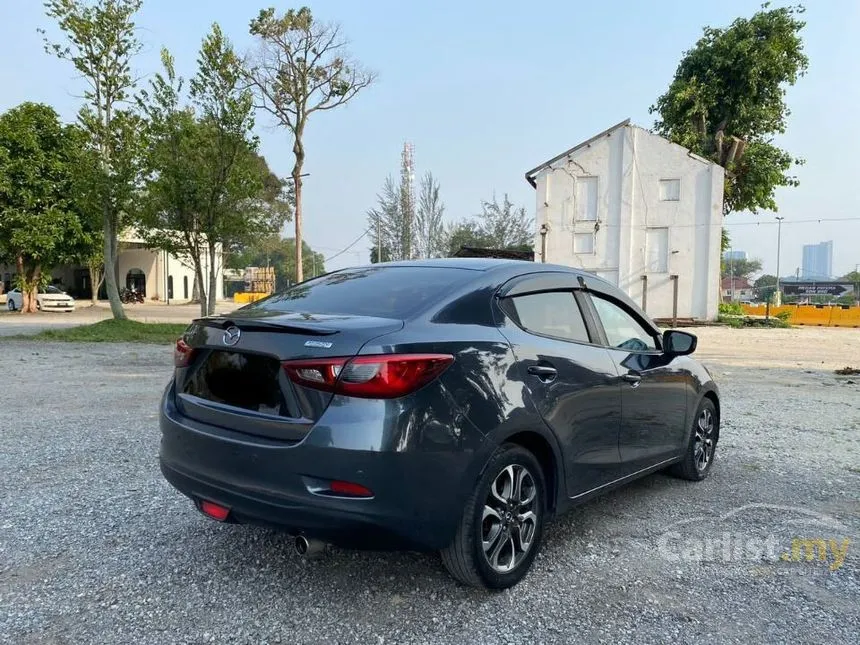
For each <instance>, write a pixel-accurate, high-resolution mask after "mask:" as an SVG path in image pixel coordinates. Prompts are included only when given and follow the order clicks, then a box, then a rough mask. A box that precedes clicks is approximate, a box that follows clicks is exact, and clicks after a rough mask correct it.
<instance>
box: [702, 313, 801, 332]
mask: <svg viewBox="0 0 860 645" xmlns="http://www.w3.org/2000/svg"><path fill="white" fill-rule="evenodd" d="M789 315H790V314H789ZM717 322H721V323H724V324H726V325H728V326H729V327H732V328H734V329H741V328H743V327H765V328H772V329H785V328H788V327H791V325H790V324H789V323H788V322H787V320H785V319H783V318H780V317H777V316H772V317H771V318H750V317H748V316H720V317H719V318H717Z"/></svg>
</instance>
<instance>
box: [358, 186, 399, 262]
mask: <svg viewBox="0 0 860 645" xmlns="http://www.w3.org/2000/svg"><path fill="white" fill-rule="evenodd" d="M400 193H401V187H400V186H398V185H397V184H395V183H394V179H393V178H392V177H391V176H390V175H389V176H388V177H386V178H385V182H384V183H383V184H382V192H380V193H378V194H377V195H376V208H371V209H370V210H369V211H367V226H368V230H369V231H370V241H371V243H372V244H373V246H372V247H371V249H370V261H371V262H373V263H374V264H375V263H377V262H391V261H393V260H404V259H407V258H406V256H405V255H404V252H405V250H404V247H403V241H404V234H403V231H404V228H405V227H404V221H403V220H404V217H403V209H402V205H403V200H402V199H401V196H400Z"/></svg>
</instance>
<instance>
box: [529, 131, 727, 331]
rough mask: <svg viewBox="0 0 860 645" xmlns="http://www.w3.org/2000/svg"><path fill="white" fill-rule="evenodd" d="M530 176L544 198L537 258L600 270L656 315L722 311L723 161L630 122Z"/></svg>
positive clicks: (694, 315) (698, 315)
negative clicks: (711, 160) (720, 161)
mask: <svg viewBox="0 0 860 645" xmlns="http://www.w3.org/2000/svg"><path fill="white" fill-rule="evenodd" d="M526 179H527V180H528V182H529V183H530V184H531V185H532V186H533V187H534V188H535V190H536V197H537V208H536V211H535V214H536V216H535V225H536V229H537V232H536V234H535V249H537V250H538V253H536V255H535V259H536V260H537V261H540V260H541V259H542V260H543V261H545V262H551V263H555V264H564V265H568V266H573V267H577V268H581V269H585V270H587V271H591V272H593V273H596V274H597V275H599V276H601V277H602V278H604V279H606V280H608V281H609V282H612V283H613V284H616V285H618V286H619V287H620V288H621V289H622V290H623V291H625V292H626V293H627V294H628V295H629V296H630V297H631V298H633V299H634V300H635V301H636V302H638V303H639V304H640V305H642V306H643V308H644V309H645V311H646V312H647V313H648V315H649V316H651V317H652V318H672V317H673V315H676V316H677V317H678V318H694V319H706V320H713V319H715V318H716V317H717V308H718V304H719V300H720V239H721V230H722V220H723V215H722V208H723V179H724V171H723V168H722V167H721V166H719V165H717V164H715V163H712V162H710V161H708V160H706V159H703V158H702V157H699V156H697V155H695V154H693V153H692V152H690V151H689V150H687V149H685V148H683V147H682V146H679V145H676V144H674V143H671V142H670V141H667V140H666V139H664V138H662V137H660V136H657V135H655V134H652V133H650V132H648V131H647V130H645V129H643V128H640V127H638V126H635V125H632V124H631V123H630V121H629V120H627V121H623V122H622V123H619V124H618V125H615V126H613V127H611V128H609V129H608V130H606V131H604V132H601V133H600V134H598V135H596V136H594V137H592V138H591V139H588V140H587V141H584V142H583V143H580V144H579V145H577V146H575V147H573V148H571V149H570V150H566V151H565V152H563V153H561V154H560V155H558V156H556V157H553V158H552V159H550V160H549V161H546V162H545V163H542V164H540V165H539V166H537V167H536V168H534V169H532V170H530V171H529V172H528V173H526ZM544 226H545V228H544ZM542 230H543V231H545V239H543V237H544V235H543V234H542V232H541V231H542ZM544 243H545V247H544V246H543V244H544ZM544 248H545V254H546V257H545V258H541V252H542V250H543V249H544Z"/></svg>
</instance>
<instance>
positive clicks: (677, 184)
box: [660, 179, 681, 202]
mask: <svg viewBox="0 0 860 645" xmlns="http://www.w3.org/2000/svg"><path fill="white" fill-rule="evenodd" d="M680 199H681V180H680V179H661V180H660V201H661V202H677V201H679V200H680Z"/></svg>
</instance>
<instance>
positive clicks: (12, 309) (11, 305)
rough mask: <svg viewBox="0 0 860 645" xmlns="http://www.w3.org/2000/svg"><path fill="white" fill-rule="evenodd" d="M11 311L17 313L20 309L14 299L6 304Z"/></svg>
mask: <svg viewBox="0 0 860 645" xmlns="http://www.w3.org/2000/svg"><path fill="white" fill-rule="evenodd" d="M6 305H7V307H8V308H9V311H16V310H17V309H18V308H17V307H16V306H15V301H14V300H12V298H9V299H8V300H7V303H6Z"/></svg>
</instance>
